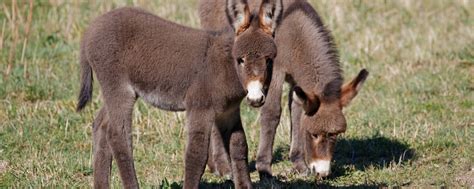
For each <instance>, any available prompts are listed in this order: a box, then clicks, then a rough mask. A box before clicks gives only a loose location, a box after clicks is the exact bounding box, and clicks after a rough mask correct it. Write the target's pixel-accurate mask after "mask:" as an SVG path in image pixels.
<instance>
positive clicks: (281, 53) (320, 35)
mask: <svg viewBox="0 0 474 189" xmlns="http://www.w3.org/2000/svg"><path fill="white" fill-rule="evenodd" d="M258 2H259V1H258V0H257V1H253V2H251V3H250V4H251V10H258V7H257V6H256V5H258ZM223 6H224V5H223V1H220V0H200V2H199V10H200V11H199V13H200V18H201V24H202V27H203V28H204V29H208V30H213V29H214V30H215V29H222V28H225V27H227V26H228V24H229V22H226V21H225V20H222V19H215V18H220V16H219V15H222V14H223V12H222V7H223ZM282 8H283V14H282V15H281V16H280V18H279V19H277V21H278V24H277V28H276V31H275V41H276V43H277V47H278V56H277V57H276V58H275V64H274V68H273V75H272V83H271V84H270V89H269V92H268V95H267V97H266V98H267V101H266V104H265V105H264V106H263V108H262V110H261V120H260V122H261V124H262V127H261V133H260V142H259V148H258V155H257V170H258V171H259V173H260V176H261V177H262V176H264V177H266V176H270V175H271V174H272V173H271V160H272V147H273V141H274V137H275V133H276V128H277V126H278V123H279V120H280V114H281V103H280V101H281V94H282V85H283V83H284V81H286V82H288V83H289V84H290V85H291V87H292V90H291V91H290V95H289V96H290V97H292V96H293V94H294V93H295V94H296V95H297V96H293V98H294V99H295V100H293V98H290V101H289V103H290V115H291V119H292V137H291V138H292V140H291V149H290V159H291V161H292V162H293V164H294V168H295V169H296V170H297V171H305V170H306V169H307V164H310V163H311V162H312V161H315V160H317V159H321V158H323V159H331V158H332V153H333V151H334V150H333V149H334V144H335V137H336V136H337V134H339V133H342V132H344V131H345V129H346V121H345V118H344V115H343V114H342V107H343V106H345V105H347V104H348V103H349V102H350V100H351V99H352V98H354V97H355V95H356V94H357V91H358V90H359V89H360V86H361V85H362V84H363V82H364V80H365V78H366V77H367V74H368V72H367V71H365V70H363V71H361V73H360V74H359V76H358V77H357V78H356V79H354V81H352V82H351V83H349V84H347V85H345V86H344V87H342V83H343V78H342V71H341V69H340V66H339V56H338V54H337V50H336V48H335V45H334V43H333V39H332V36H331V35H330V32H329V30H327V29H326V28H325V26H324V24H323V23H322V21H321V19H320V17H319V15H318V14H317V13H316V11H315V10H314V9H313V8H312V7H311V5H310V4H309V3H308V2H306V1H304V0H282ZM293 91H294V92H293ZM307 136H310V138H307ZM211 140H212V139H211ZM212 148H213V149H216V148H221V147H220V146H216V145H213V147H212ZM217 151H219V150H217ZM215 159H217V160H220V161H219V162H208V164H209V167H210V168H211V170H212V171H215V172H219V174H226V173H225V172H224V171H226V170H227V167H228V165H225V164H221V162H225V160H226V158H222V157H213V158H211V159H210V160H215ZM305 160H306V161H305ZM213 169H216V170H213ZM219 169H221V170H219Z"/></svg>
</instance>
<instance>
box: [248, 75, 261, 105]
mask: <svg viewBox="0 0 474 189" xmlns="http://www.w3.org/2000/svg"><path fill="white" fill-rule="evenodd" d="M247 91H248V93H247V102H248V103H249V104H250V105H251V106H253V107H260V106H262V105H263V104H264V103H265V95H264V94H263V85H262V83H261V82H260V81H251V82H249V83H248V84H247Z"/></svg>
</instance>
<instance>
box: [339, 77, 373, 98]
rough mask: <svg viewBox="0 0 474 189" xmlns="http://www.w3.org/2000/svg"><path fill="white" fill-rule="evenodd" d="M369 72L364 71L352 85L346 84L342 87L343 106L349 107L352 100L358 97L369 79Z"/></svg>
mask: <svg viewBox="0 0 474 189" xmlns="http://www.w3.org/2000/svg"><path fill="white" fill-rule="evenodd" d="M368 75H369V72H368V71H367V70H366V69H362V70H361V71H360V72H359V75H357V77H356V78H354V79H353V80H352V81H351V82H350V83H347V84H345V85H344V86H343V87H342V92H341V93H342V94H341V104H342V106H347V105H349V103H350V102H351V100H352V99H353V98H354V97H355V96H356V95H357V93H358V92H359V90H360V88H361V87H362V85H363V84H364V82H365V79H367V76H368Z"/></svg>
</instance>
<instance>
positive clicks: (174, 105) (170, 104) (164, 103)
mask: <svg viewBox="0 0 474 189" xmlns="http://www.w3.org/2000/svg"><path fill="white" fill-rule="evenodd" d="M135 91H136V93H137V94H138V96H139V97H142V98H143V100H144V101H145V102H147V103H148V104H151V105H152V106H154V107H156V108H159V109H162V110H167V111H184V110H185V108H184V103H183V102H184V98H183V97H181V96H184V95H179V94H178V93H173V92H164V91H161V90H159V89H155V90H153V91H150V92H145V91H141V90H139V89H135Z"/></svg>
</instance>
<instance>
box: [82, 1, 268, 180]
mask: <svg viewBox="0 0 474 189" xmlns="http://www.w3.org/2000/svg"><path fill="white" fill-rule="evenodd" d="M227 3H228V6H227V7H228V10H227V12H228V15H227V17H228V18H229V20H230V22H231V23H232V25H233V26H234V27H233V31H234V32H228V31H223V32H207V31H203V30H197V29H192V28H188V27H184V26H181V25H178V24H174V23H172V22H169V21H166V20H163V19H161V18H159V17H157V16H155V15H153V14H151V13H148V12H146V11H143V10H140V9H136V8H121V9H116V10H113V11H110V12H108V13H106V14H104V15H102V16H100V17H99V18H97V19H96V20H95V21H94V22H93V23H91V24H90V26H89V28H88V29H87V30H86V32H85V34H84V37H83V40H82V43H81V52H80V63H81V70H82V72H81V91H80V95H79V103H78V105H77V110H78V111H80V110H81V109H83V108H84V107H85V105H86V104H87V103H88V102H89V101H90V100H91V97H92V80H93V72H95V75H96V77H97V80H98V81H99V84H100V88H101V90H102V94H103V100H104V103H105V104H104V106H103V107H102V109H101V110H100V111H99V113H98V115H97V117H96V118H95V120H94V123H93V138H94V187H95V188H108V187H109V177H110V170H111V163H112V157H113V158H114V159H115V161H116V162H117V165H118V168H119V172H120V177H121V179H122V184H123V186H124V187H125V188H138V182H137V177H136V173H135V168H134V162H133V150H132V135H131V124H132V110H133V105H134V103H135V102H136V100H137V98H138V97H142V98H143V99H144V101H145V102H147V103H150V104H151V105H153V106H155V107H157V108H160V109H163V110H168V111H186V128H187V134H188V138H187V144H186V152H185V173H184V188H197V187H198V185H199V181H200V178H201V176H202V174H203V172H204V169H205V165H206V162H207V157H208V147H209V140H210V133H211V128H215V130H217V132H218V133H219V134H220V135H221V136H222V137H221V140H223V141H221V142H222V143H223V144H225V149H226V153H228V154H230V159H231V167H232V174H233V175H234V184H235V186H236V187H237V188H251V187H252V185H251V180H250V176H249V172H248V167H247V163H248V162H247V154H248V149H247V142H246V138H245V133H244V130H243V127H242V123H241V118H240V109H239V105H240V102H241V101H242V99H243V98H244V97H245V96H247V100H248V102H249V103H250V104H251V105H252V106H255V107H259V106H262V105H263V103H264V101H265V94H266V88H268V83H269V81H268V80H269V79H270V76H271V63H272V61H273V59H274V57H275V56H276V45H275V43H274V40H273V37H272V35H273V28H274V27H275V24H276V22H274V21H273V20H272V19H270V18H268V17H266V15H272V14H275V12H274V9H273V8H272V7H274V6H276V5H275V4H274V3H273V2H265V3H263V4H262V6H265V7H269V8H268V9H264V10H262V11H260V12H258V13H251V12H250V9H249V6H248V4H247V3H246V2H245V1H240V0H229V1H228V2H227Z"/></svg>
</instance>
